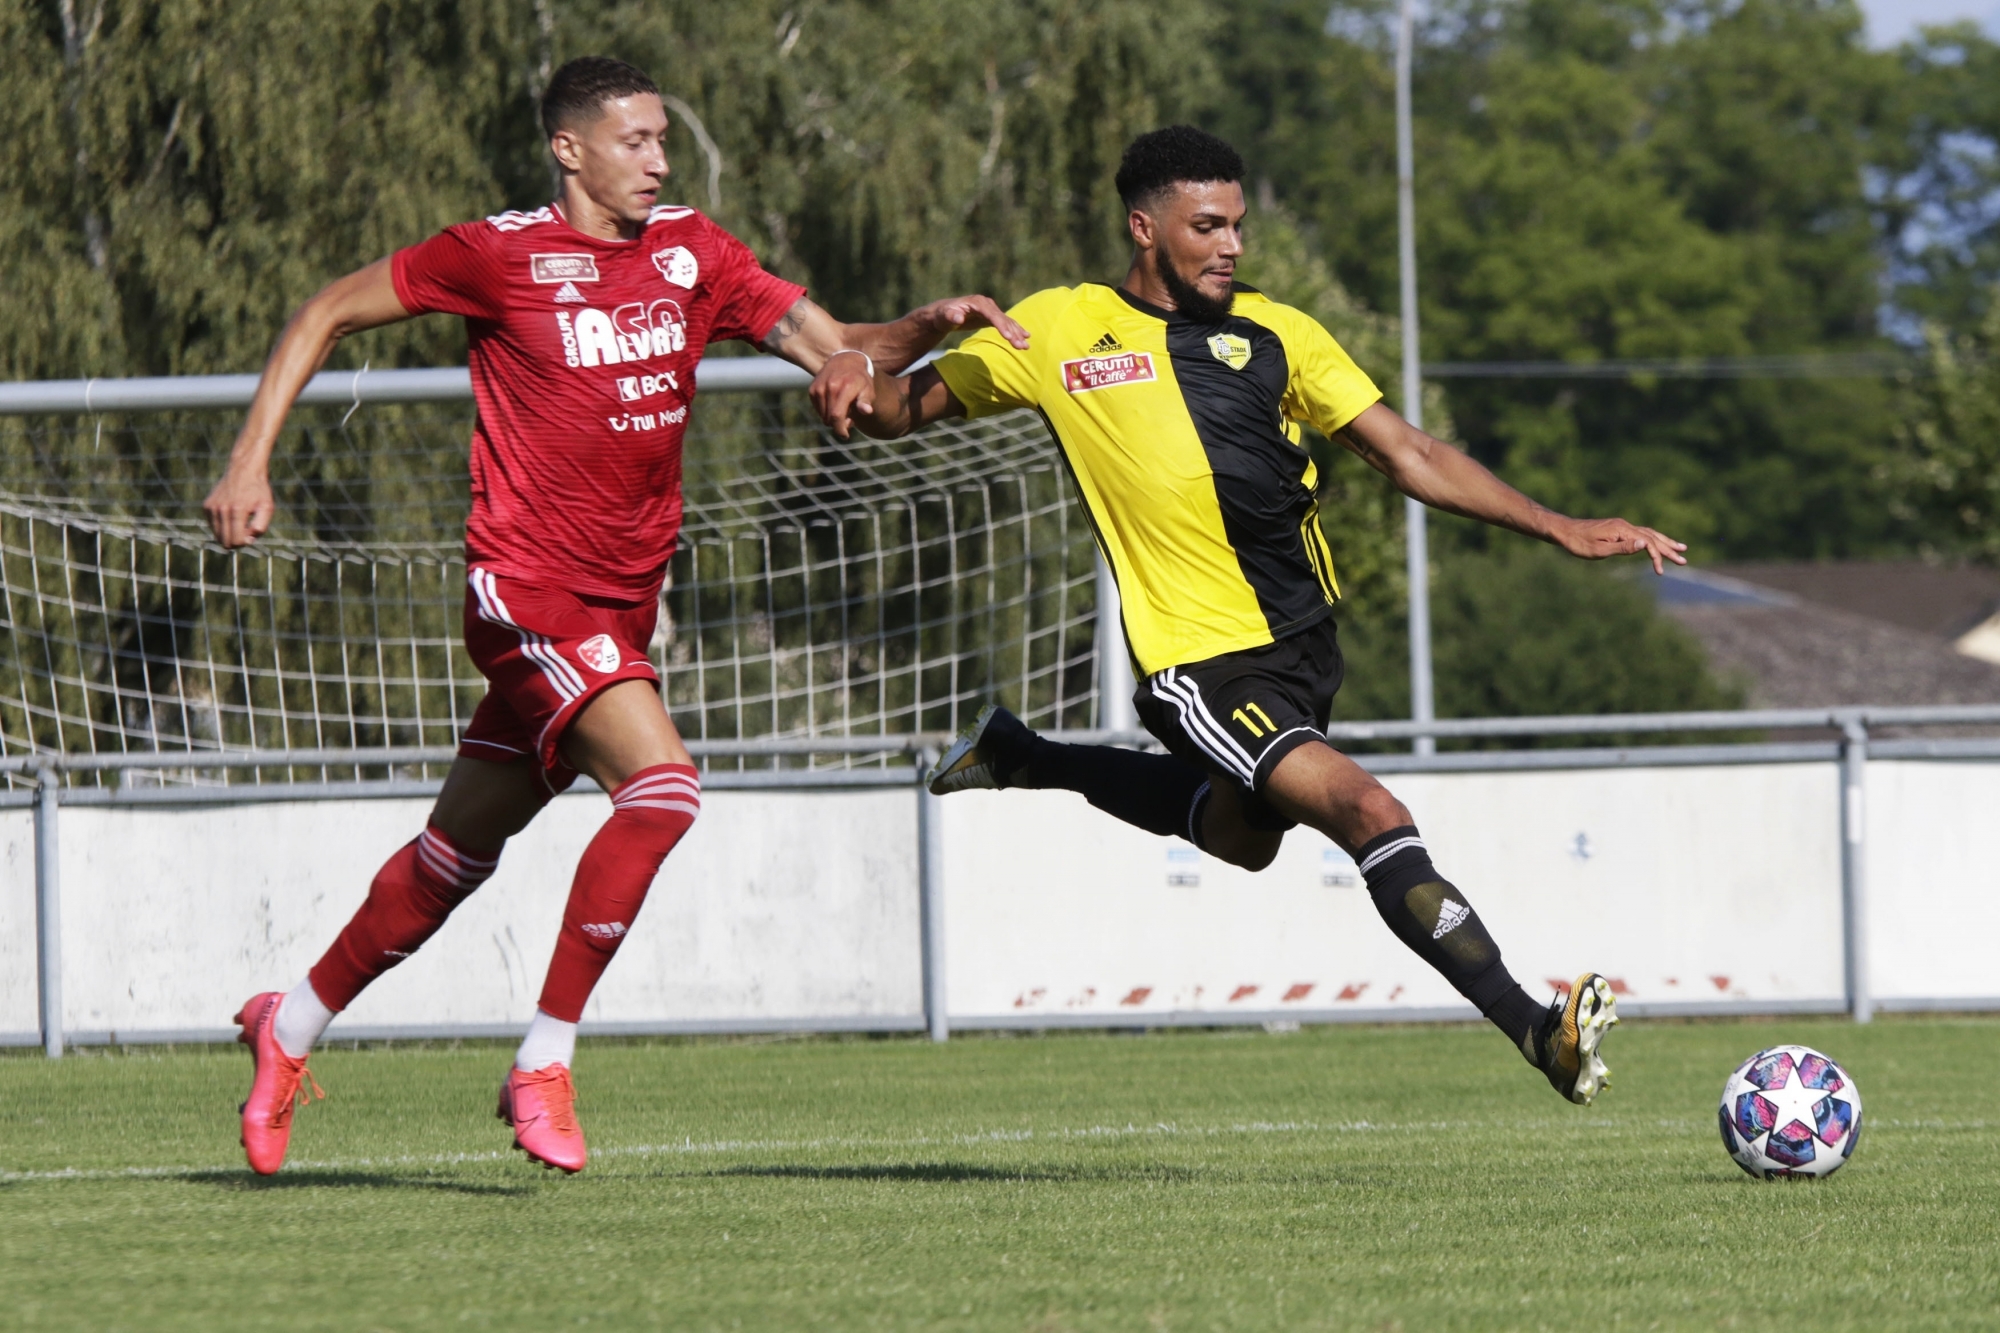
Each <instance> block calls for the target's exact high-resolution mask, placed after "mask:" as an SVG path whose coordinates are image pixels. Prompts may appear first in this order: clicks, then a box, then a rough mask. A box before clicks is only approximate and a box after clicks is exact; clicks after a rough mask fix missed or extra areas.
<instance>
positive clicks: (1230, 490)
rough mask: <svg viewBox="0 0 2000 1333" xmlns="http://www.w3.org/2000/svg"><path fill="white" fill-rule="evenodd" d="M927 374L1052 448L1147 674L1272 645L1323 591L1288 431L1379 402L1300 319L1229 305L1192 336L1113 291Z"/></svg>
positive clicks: (1049, 296)
mask: <svg viewBox="0 0 2000 1333" xmlns="http://www.w3.org/2000/svg"><path fill="white" fill-rule="evenodd" d="M1009 313H1010V314H1012V315H1013V317H1014V318H1015V319H1016V320H1018V321H1019V322H1020V323H1021V325H1022V326H1023V327H1025V328H1026V329H1027V330H1028V333H1029V346H1028V350H1027V351H1025V352H1024V351H1020V350H1017V349H1016V348H1015V347H1013V346H1012V345H1011V344H1009V343H1008V342H1007V341H1006V340H1005V339H1004V338H1002V337H1000V336H999V335H998V334H996V333H994V332H993V331H992V330H990V329H988V330H982V331H980V332H979V333H976V334H974V335H973V336H972V337H971V338H968V339H967V340H966V341H965V343H964V345H963V346H961V347H959V348H958V349H957V350H955V351H952V352H948V353H946V354H945V355H944V356H942V357H940V358H939V359H938V361H937V362H936V363H935V364H936V366H937V370H938V373H939V374H941V375H942V376H943V377H944V381H945V383H946V384H947V385H948V386H949V387H950V389H951V391H952V393H953V394H955V395H956V396H957V398H958V400H959V402H961V403H963V404H964V405H965V410H966V413H967V415H969V416H973V417H981V416H990V415H992V414H993V413H996V412H1005V411H1008V410H1010V409H1014V408H1021V407H1033V408H1038V409H1039V410H1040V411H1041V413H1042V415H1043V416H1044V417H1045V418H1046V419H1047V421H1048V423H1049V428H1050V429H1051V430H1052V431H1053V432H1054V433H1055V437H1056V440H1057V442H1058V443H1059V444H1060V445H1061V446H1062V451H1063V456H1064V457H1065V458H1066V459H1067V460H1068V462H1069V467H1070V471H1071V473H1072V474H1073V475H1074V477H1075V479H1076V485H1077V490H1078V492H1079V493H1080V494H1081V495H1082V497H1083V502H1084V505H1085V507H1086V508H1087V509H1088V510H1089V512H1090V518H1091V523H1092V525H1093V526H1094V528H1095V529H1096V532H1097V540H1098V545H1099V546H1100V547H1101V548H1102V550H1103V551H1104V555H1105V559H1106V560H1107V561H1109V562H1110V565H1111V570H1112V573H1113V575H1114V576H1115V577H1116V578H1117V580H1118V593H1119V597H1120V599H1121V600H1122V601H1123V603H1124V613H1125V637H1126V641H1127V642H1128V643H1130V645H1131V647H1132V656H1133V658H1134V659H1135V660H1136V661H1137V663H1138V665H1139V667H1140V669H1141V670H1143V671H1145V672H1146V673H1147V674H1149V675H1150V674H1151V673H1153V672H1156V671H1162V670H1164V669H1166V668H1167V667H1172V666H1183V665H1186V664H1187V663H1190V662H1199V661H1205V660H1206V659H1208V658H1211V657H1215V656H1218V655H1220V654H1222V653H1230V652H1237V651H1239V650H1241V649H1244V648H1254V647H1258V646H1260V645H1262V644H1267V643H1271V642H1274V641H1276V640H1278V639H1282V638H1284V637H1285V636H1287V635H1289V634H1294V633H1296V632H1298V631H1299V630H1302V629H1304V628H1306V627H1307V626H1309V625H1313V624H1315V623H1317V622H1318V621H1320V620H1322V619H1324V618H1325V617H1326V616H1327V615H1328V614H1329V613H1330V611H1331V609H1332V606H1333V602H1334V599H1335V598H1337V597H1338V596H1339V595H1340V594H1339V587H1338V585H1337V584H1336V583H1335V581H1334V573H1333V555H1332V553H1331V552H1330V551H1329V550H1328V549H1327V545H1326V539H1325V538H1324V537H1323V536H1322V535H1321V533H1320V528H1319V507H1318V505H1317V503H1316V502H1315V500H1314V498H1313V496H1314V490H1315V488H1316V486H1317V483H1318V477H1317V475H1316V473H1315V470H1314V468H1313V463H1312V459H1311V457H1310V456H1308V455H1307V453H1306V451H1305V449H1304V447H1303V446H1302V445H1301V444H1300V443H1299V423H1301V422H1304V423H1307V424H1309V425H1311V426H1313V427H1314V428H1316V429H1317V430H1319V431H1321V432H1323V433H1325V434H1329V435H1331V434H1332V433H1333V432H1334V431H1337V430H1339V429H1340V428H1341V427H1343V426H1345V425H1346V424H1347V423H1348V422H1350V421H1352V420H1353V419H1354V418H1355V417H1357V416H1359V415H1360V414H1361V412H1362V411H1363V410H1364V409H1366V408H1367V407H1368V406H1369V405H1370V404H1372V403H1374V402H1375V401H1376V400H1377V399H1379V398H1380V397H1381V396H1382V395H1381V391H1380V390H1378V389H1377V388H1376V387H1375V385H1374V383H1373V382H1372V381H1370V380H1369V378H1368V376H1367V375H1365V374H1363V373H1362V371H1361V370H1360V368H1359V367H1357V366H1356V365H1355V364H1354V361H1353V359H1352V358H1351V357H1349V356H1348V355H1347V353H1346V352H1345V351H1343V350H1342V349H1341V346H1340V344H1339V343H1337V342H1335V341H1334V340H1333V335H1331V334H1329V333H1328V332H1327V331H1326V330H1325V329H1323V328H1321V327H1320V326H1319V324H1318V323H1317V322H1315V321H1314V320H1313V319H1312V318H1311V317H1309V316H1307V315H1305V314H1302V313H1300V312H1299V311H1297V310H1294V309H1292V308H1291V307H1290V306H1285V305H1280V304H1278V303H1277V302H1275V301H1271V300H1268V299H1266V298H1265V297H1264V296H1262V295H1260V294H1259V293H1257V292H1255V291H1252V290H1250V289H1249V288H1246V287H1240V286H1239V287H1238V288H1237V292H1236V297H1235V301H1234V304H1233V306H1232V309H1231V311H1230V314H1229V316H1228V318H1226V319H1224V320H1223V321H1221V322H1220V323H1213V324H1211V323H1200V322H1197V321H1195V320H1192V319H1189V318H1188V317H1187V316H1185V315H1182V314H1180V313H1178V312H1176V311H1169V310H1162V309H1160V308H1159V307H1157V306H1154V305H1151V304H1149V303H1147V302H1145V301H1142V300H1140V299H1139V298H1138V297H1136V296H1133V295H1131V294H1130V293H1128V292H1126V291H1124V290H1122V289H1120V288H1115V287H1104V286H1099V285H1097V284H1095V283H1088V284H1085V285H1083V286H1080V287H1054V288H1050V289H1049V290H1048V291H1043V292H1037V293H1035V295H1033V296H1030V297H1029V298H1028V299H1027V300H1025V301H1023V302H1021V303H1020V304H1019V305H1017V306H1015V307H1014V309H1013V310H1011V311H1010V312H1009Z"/></svg>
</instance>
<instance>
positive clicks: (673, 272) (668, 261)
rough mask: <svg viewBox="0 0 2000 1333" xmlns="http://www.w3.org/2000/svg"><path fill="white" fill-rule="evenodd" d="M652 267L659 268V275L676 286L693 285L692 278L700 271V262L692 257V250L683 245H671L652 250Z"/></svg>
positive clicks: (690, 286) (690, 287) (691, 287)
mask: <svg viewBox="0 0 2000 1333" xmlns="http://www.w3.org/2000/svg"><path fill="white" fill-rule="evenodd" d="M653 267H654V268H656V269H658V270H660V276H661V277H663V278H665V279H666V280H667V281H668V282H671V283H672V284H673V285H674V286H676V287H686V288H689V289H690V290H692V289H693V287H694V280H695V278H696V277H697V276H699V275H700V273H701V264H700V262H699V261H697V260H696V259H695V257H694V251H692V250H690V249H688V248H687V247H686V246H685V245H672V246H668V247H667V248H666V249H664V250H655V251H654V252H653Z"/></svg>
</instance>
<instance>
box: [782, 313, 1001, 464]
mask: <svg viewBox="0 0 2000 1333" xmlns="http://www.w3.org/2000/svg"><path fill="white" fill-rule="evenodd" d="M986 327H991V328H992V329H994V330H996V331H997V332H998V333H999V334H1000V336H1002V337H1003V338H1005V339H1007V341H1008V342H1010V343H1012V344H1014V346H1015V347H1018V348H1020V349H1022V350H1023V351H1025V350H1027V346H1028V331H1027V330H1026V329H1024V328H1022V327H1021V326H1020V325H1019V324H1017V323H1015V322H1014V320H1013V319H1011V318H1009V316H1008V315H1007V312H1005V311H1004V310H1002V309H1001V308H1000V307H999V306H998V305H997V304H995V303H994V301H993V299H992V298H991V297H987V296H950V297H946V298H945V299H944V300H942V301H933V302H931V303H930V304H929V305H926V306H919V307H918V308H917V309H915V310H912V311H911V312H910V313H909V314H907V315H904V316H903V317H902V318H901V319H897V320H892V321H891V322H889V323H887V324H842V323H841V322H840V321H839V320H837V319H835V318H834V317H833V316H832V315H829V314H827V312H826V311H824V310H822V309H820V307H819V306H817V305H815V304H813V303H812V302H811V301H810V300H808V299H807V298H805V297H803V296H801V297H800V298H799V299H798V301H797V302H796V303H795V304H794V305H793V306H792V308H791V309H790V310H788V311H786V312H785V314H784V316H783V317H782V318H781V319H779V321H778V322H777V324H776V325H774V326H773V327H772V329H771V331H770V333H768V334H766V335H765V337H764V342H763V347H764V349H765V350H766V351H770V352H775V353H776V354H777V355H779V356H782V357H784V358H785V359H786V360H788V361H790V362H792V363H794V364H795V365H799V366H802V367H804V368H805V369H806V370H809V371H811V372H812V373H813V375H814V376H815V378H814V380H813V386H812V390H811V394H812V402H813V407H814V408H815V409H817V410H818V412H819V414H820V417H821V419H822V420H824V421H825V422H826V423H827V424H828V425H829V426H832V427H833V428H834V430H835V431H837V432H838V433H839V435H840V438H841V439H843V440H844V439H846V438H847V430H848V425H849V422H850V421H851V420H852V418H853V416H854V409H855V408H856V407H857V405H858V403H859V401H860V400H861V399H863V398H868V397H870V394H871V390H872V387H873V384H874V377H875V375H876V373H877V372H881V373H884V374H887V375H889V376H895V375H900V374H901V373H902V372H903V371H905V370H907V369H909V367H910V365H911V363H913V362H914V361H916V360H917V358H919V357H921V356H922V355H923V354H924V353H926V352H928V351H930V350H931V349H932V348H933V347H936V346H937V345H938V344H939V343H940V342H942V341H943V340H944V339H945V338H946V336H948V335H949V334H952V333H955V332H957V331H958V330H960V329H977V328H986ZM843 352H848V353H854V352H858V353H860V354H861V355H859V356H852V355H849V356H842V355H841V353H843Z"/></svg>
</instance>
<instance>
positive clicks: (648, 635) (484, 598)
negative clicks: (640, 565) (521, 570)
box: [458, 565, 660, 794]
mask: <svg viewBox="0 0 2000 1333" xmlns="http://www.w3.org/2000/svg"><path fill="white" fill-rule="evenodd" d="M466 585H467V586H466V591H465V648H466V651H467V652H469V653H471V654H472V660H473V662H474V664H476V665H477V666H478V667H479V670H480V672H481V673H482V674H483V675H484V676H485V677H486V679H487V680H488V681H489V682H490V683H491V687H490V688H489V689H488V690H487V691H486V697H485V698H484V699H481V700H480V701H479V707H478V708H477V709H475V710H473V714H472V722H471V724H470V725H469V726H467V727H466V729H465V735H464V736H462V737H461V738H460V739H459V742H458V752H459V754H461V755H463V756H464V757H466V758H468V759H487V760H492V761H495V762H500V763H505V762H508V761H510V760H514V759H521V758H533V759H534V760H535V761H536V762H537V763H538V764H539V765H540V767H541V771H542V780H543V782H544V783H545V784H546V785H547V787H548V790H549V792H550V793H551V794H554V793H556V792H559V791H561V790H563V789H564V788H565V787H567V786H569V785H570V783H572V782H574V781H576V770H575V769H573V768H571V767H570V766H569V765H568V764H565V763H564V762H563V761H562V756H561V754H560V753H559V752H558V750H557V746H558V745H560V744H561V742H562V738H563V733H564V732H565V731H567V730H568V729H569V724H570V723H571V722H573V721H575V719H576V715H577V714H578V713H579V712H581V711H582V710H583V706H584V705H585V704H587V703H589V702H590V700H591V699H593V698H595V697H596V696H597V695H598V693H600V692H601V691H602V690H604V689H605V688H606V687H607V686H610V685H615V684H617V683H618V682H619V681H621V680H649V681H652V682H654V683H655V684H658V682H659V679H660V673H659V672H657V671H655V670H654V669H653V664H652V662H650V661H649V660H647V657H646V648H647V646H648V645H649V644H651V643H652V641H653V626H654V625H655V624H656V623H657V622H658V620H659V618H660V603H659V599H658V598H648V599H646V600H645V601H643V602H625V601H618V600H615V599H613V598H609V597H585V596H580V595H578V594H576V593H573V592H564V591H563V590H562V589H560V588H552V587H550V586H549V585H547V584H544V583H525V582H523V581H521V580H520V579H513V578H504V577H502V576H500V575H498V574H495V573H493V572H492V571H491V570H489V569H486V568H484V567H483V566H480V565H474V566H473V567H472V568H471V569H470V570H468V571H467V572H466Z"/></svg>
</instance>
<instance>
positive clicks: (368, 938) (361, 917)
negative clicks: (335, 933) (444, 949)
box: [307, 825, 500, 1013]
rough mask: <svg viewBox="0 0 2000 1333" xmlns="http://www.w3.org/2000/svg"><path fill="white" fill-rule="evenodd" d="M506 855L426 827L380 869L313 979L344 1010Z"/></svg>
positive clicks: (406, 954)
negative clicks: (483, 851)
mask: <svg viewBox="0 0 2000 1333" xmlns="http://www.w3.org/2000/svg"><path fill="white" fill-rule="evenodd" d="M498 864H500V854H499V853H498V852H494V853H493V854H492V855H491V856H481V855H478V854H475V853H473V852H470V851H468V850H466V849H465V848H463V847H460V846H459V845H458V844H457V843H455V842H453V841H452V840H451V839H450V838H449V837H447V836H445V835H444V834H443V833H441V832H439V831H438V829H437V827H436V826H435V825H432V826H430V827H427V828H425V829H424V831H423V832H422V833H421V834H419V835H418V836H417V837H415V838H414V839H412V840H411V841H409V842H407V843H405V844H404V845H403V846H402V848H401V849H400V850H398V851H397V853H396V854H395V855H394V856H392V857H390V858H389V859H388V860H387V861H386V862H384V863H383V866H382V868H381V869H380V870H378V871H376V872H375V882H374V883H373V884H370V885H369V886H368V901H367V902H364V903H362V904H361V910H360V911H358V912H356V913H355V914H354V919H353V920H352V921H349V922H348V923H347V926H346V928H345V929H344V930H342V931H341V932H340V938H338V939H336V940H335V941H334V942H333V947H332V948H331V949H328V950H327V951H326V956H325V957H323V958H321V959H320V960H319V962H317V963H315V964H314V965H313V970H312V971H311V972H310V973H308V974H307V975H308V976H309V977H310V978H311V979H312V986H313V990H315V991H317V992H318V993H319V998H320V999H321V1000H322V1001H323V1002H325V1004H326V1007H327V1008H329V1009H331V1010H333V1011H334V1012H336V1013H338V1012H339V1011H340V1010H342V1009H345V1008H346V1007H347V1006H348V1005H350V1004H352V1003H353V1002H354V997H355V996H357V995H359V994H360V993H361V992H362V989H363V988H364V987H366V986H367V985H368V983H369V982H371V981H373V980H375V978H377V977H379V976H381V975H382V974H383V973H384V972H387V971H388V970H389V969H390V968H392V967H394V966H395V965H396V964H398V963H400V962H402V961H403V960H404V959H405V958H408V957H409V956H410V955H411V954H413V953H415V952H416V951H417V949H418V947H419V946H421V945H422V944H423V942H424V941H425V940H427V939H429V938H430V937H431V936H432V935H434V934H436V933H437V928H438V927H439V926H442V925H443V924H444V919H445V918H446V917H448V916H450V915H451V909H452V908H454V907H456V906H458V905H459V904H460V903H462V902H464V901H465V899H466V898H467V896H469V895H470V894H471V893H472V891H473V890H474V889H476V888H478V887H479V886H480V885H481V884H484V883H485V882H486V878H487V876H489V875H491V874H492V873H493V867H495V866H497V865H498Z"/></svg>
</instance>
